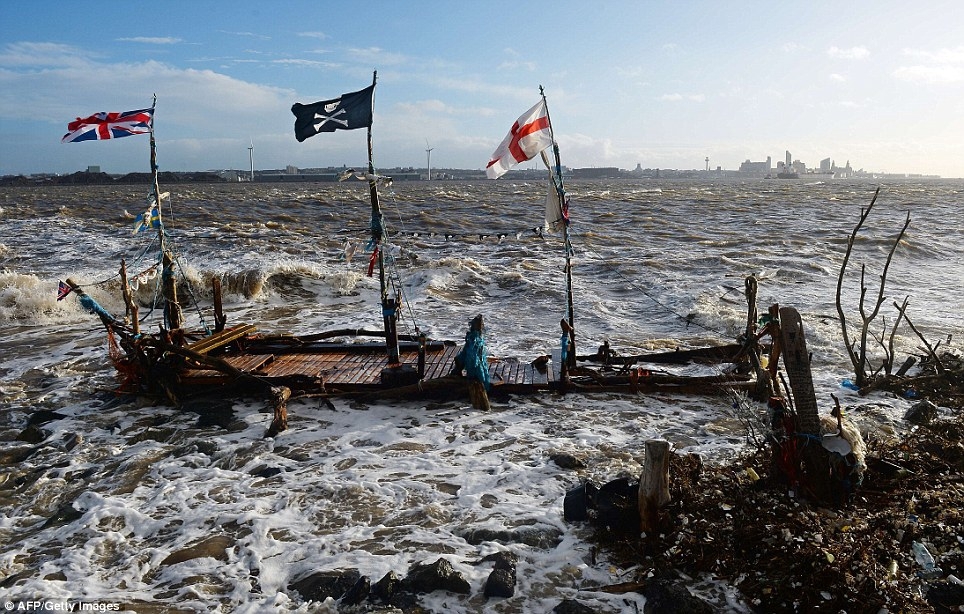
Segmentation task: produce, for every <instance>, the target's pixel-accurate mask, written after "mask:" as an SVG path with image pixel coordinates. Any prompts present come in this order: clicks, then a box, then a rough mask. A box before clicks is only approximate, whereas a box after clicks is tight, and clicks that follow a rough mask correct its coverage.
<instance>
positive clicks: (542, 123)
mask: <svg viewBox="0 0 964 614" xmlns="http://www.w3.org/2000/svg"><path fill="white" fill-rule="evenodd" d="M550 145H552V138H551V137H550V136H549V114H548V112H547V111H546V101H545V100H540V101H539V102H538V104H536V106H534V107H532V108H531V109H529V110H528V111H526V112H525V113H523V114H522V117H520V118H519V119H517V120H516V122H515V123H514V124H512V129H511V130H509V134H507V135H506V137H505V139H504V140H503V141H502V143H501V144H500V145H499V147H498V148H497V149H496V150H495V152H494V153H493V154H492V159H491V160H489V163H488V164H487V165H486V166H485V175H486V176H487V177H488V178H489V179H498V178H499V177H501V176H502V175H504V174H505V173H506V172H507V171H508V170H509V169H510V168H512V167H513V166H515V165H516V164H518V163H519V162H525V161H526V160H531V159H532V158H534V157H535V156H536V155H538V154H539V152H541V151H542V150H544V149H545V148H546V147H549V146H550Z"/></svg>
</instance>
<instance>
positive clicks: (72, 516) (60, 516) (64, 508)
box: [43, 501, 84, 529]
mask: <svg viewBox="0 0 964 614" xmlns="http://www.w3.org/2000/svg"><path fill="white" fill-rule="evenodd" d="M83 515H84V513H83V512H81V511H80V510H78V509H76V508H75V507H74V502H73V501H67V502H65V503H61V504H60V506H59V507H57V511H56V512H54V515H53V516H51V517H50V518H48V519H47V520H46V521H45V522H44V524H43V526H44V528H45V529H46V528H48V527H52V526H54V525H58V524H66V523H68V522H73V521H75V520H77V519H78V518H80V517H81V516H83Z"/></svg>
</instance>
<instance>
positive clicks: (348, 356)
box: [182, 345, 548, 388]
mask: <svg viewBox="0 0 964 614" xmlns="http://www.w3.org/2000/svg"><path fill="white" fill-rule="evenodd" d="M460 349H461V348H460V347H459V346H454V345H446V346H444V347H443V348H440V349H438V350H435V351H429V352H427V353H426V356H425V375H424V378H425V379H426V380H432V379H437V378H440V377H444V376H446V375H448V374H449V373H450V372H451V370H452V366H453V365H454V363H455V357H456V356H457V355H458V353H459V351H460ZM399 358H400V360H401V362H402V363H404V364H411V365H413V366H414V365H416V364H417V363H418V353H417V352H415V351H404V352H401V354H400V356H399ZM224 360H225V361H227V362H228V363H229V364H231V365H232V366H233V367H235V368H237V369H239V370H241V371H244V372H246V373H251V374H253V375H257V376H260V377H266V378H269V379H284V378H289V377H290V378H299V377H302V378H312V379H316V378H321V379H323V381H324V383H325V385H326V386H332V387H336V388H337V387H338V386H346V387H350V388H367V387H377V386H380V385H381V376H382V370H383V369H385V368H386V367H388V356H387V353H386V352H385V351H384V348H379V347H373V348H372V351H358V350H357V349H354V350H352V351H350V352H340V351H335V352H317V351H316V352H288V353H279V354H254V355H243V356H226V357H224ZM489 373H490V376H491V377H490V379H491V381H492V384H493V385H496V386H499V385H509V386H512V387H515V386H534V387H538V386H545V385H546V384H548V378H547V377H546V376H545V375H544V374H541V373H539V372H538V370H536V369H535V367H533V366H532V365H531V364H529V363H522V362H509V361H498V360H496V361H492V362H490V363H489ZM182 377H183V378H184V379H185V380H187V381H195V382H197V383H199V384H200V383H201V381H202V380H211V379H217V378H225V377H226V376H225V375H224V374H222V373H220V372H218V371H216V370H212V369H185V370H184V371H183V372H182Z"/></svg>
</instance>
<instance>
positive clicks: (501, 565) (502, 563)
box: [480, 550, 519, 573]
mask: <svg viewBox="0 0 964 614" xmlns="http://www.w3.org/2000/svg"><path fill="white" fill-rule="evenodd" d="M480 562H481V563H489V562H492V563H495V567H494V569H504V570H506V571H511V572H512V573H515V566H516V563H518V562H519V557H518V556H516V555H515V554H514V553H512V552H508V551H506V550H500V551H499V552H493V553H492V554H490V555H488V556H485V557H483V558H482V560H481V561H480Z"/></svg>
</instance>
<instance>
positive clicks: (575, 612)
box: [552, 599, 596, 614]
mask: <svg viewBox="0 0 964 614" xmlns="http://www.w3.org/2000/svg"><path fill="white" fill-rule="evenodd" d="M552 612H553V614H596V611H595V610H593V609H592V608H590V607H589V606H588V605H586V604H584V603H580V602H578V601H576V600H575V599H563V600H562V601H560V602H559V604H558V605H557V606H556V607H554V608H552Z"/></svg>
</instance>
